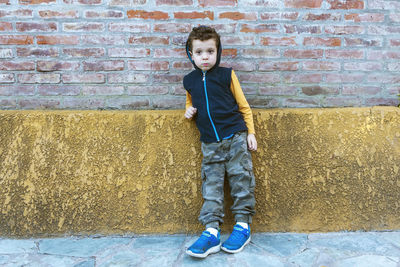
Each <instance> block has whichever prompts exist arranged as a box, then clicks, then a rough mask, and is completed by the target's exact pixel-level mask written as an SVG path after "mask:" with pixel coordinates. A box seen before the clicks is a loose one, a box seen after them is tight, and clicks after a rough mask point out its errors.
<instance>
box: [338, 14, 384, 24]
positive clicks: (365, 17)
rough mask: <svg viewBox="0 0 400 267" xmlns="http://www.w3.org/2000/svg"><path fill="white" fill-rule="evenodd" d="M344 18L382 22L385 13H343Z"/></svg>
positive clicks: (355, 20)
mask: <svg viewBox="0 0 400 267" xmlns="http://www.w3.org/2000/svg"><path fill="white" fill-rule="evenodd" d="M344 19H345V20H349V21H353V22H383V21H384V20H385V14H381V13H365V14H357V13H353V14H346V15H344Z"/></svg>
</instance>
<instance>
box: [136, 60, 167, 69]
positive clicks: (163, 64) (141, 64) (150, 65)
mask: <svg viewBox="0 0 400 267" xmlns="http://www.w3.org/2000/svg"><path fill="white" fill-rule="evenodd" d="M128 69H129V70H169V62H168V61H143V60H140V61H139V60H135V61H128Z"/></svg>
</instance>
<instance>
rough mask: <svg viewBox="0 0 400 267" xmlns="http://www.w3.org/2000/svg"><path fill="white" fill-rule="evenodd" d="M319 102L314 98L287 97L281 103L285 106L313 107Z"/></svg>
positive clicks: (318, 104) (317, 105)
mask: <svg viewBox="0 0 400 267" xmlns="http://www.w3.org/2000/svg"><path fill="white" fill-rule="evenodd" d="M319 106H320V103H319V101H318V99H315V98H300V97H296V98H287V99H285V101H284V103H283V107H286V108H315V107H319Z"/></svg>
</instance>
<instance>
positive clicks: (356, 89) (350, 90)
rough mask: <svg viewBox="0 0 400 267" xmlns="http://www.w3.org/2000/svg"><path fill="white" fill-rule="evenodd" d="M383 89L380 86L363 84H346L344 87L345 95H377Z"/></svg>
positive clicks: (343, 92)
mask: <svg viewBox="0 0 400 267" xmlns="http://www.w3.org/2000/svg"><path fill="white" fill-rule="evenodd" d="M381 91H382V89H381V88H380V87H378V86H363V85H344V86H343V89H342V94H343V95H356V96H360V95H376V94H379V93H380V92H381Z"/></svg>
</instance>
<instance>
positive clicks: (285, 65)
mask: <svg viewBox="0 0 400 267" xmlns="http://www.w3.org/2000/svg"><path fill="white" fill-rule="evenodd" d="M298 69H299V62H286V61H285V62H281V61H265V62H264V61H262V62H260V63H259V66H258V70H259V71H295V70H298Z"/></svg>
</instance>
